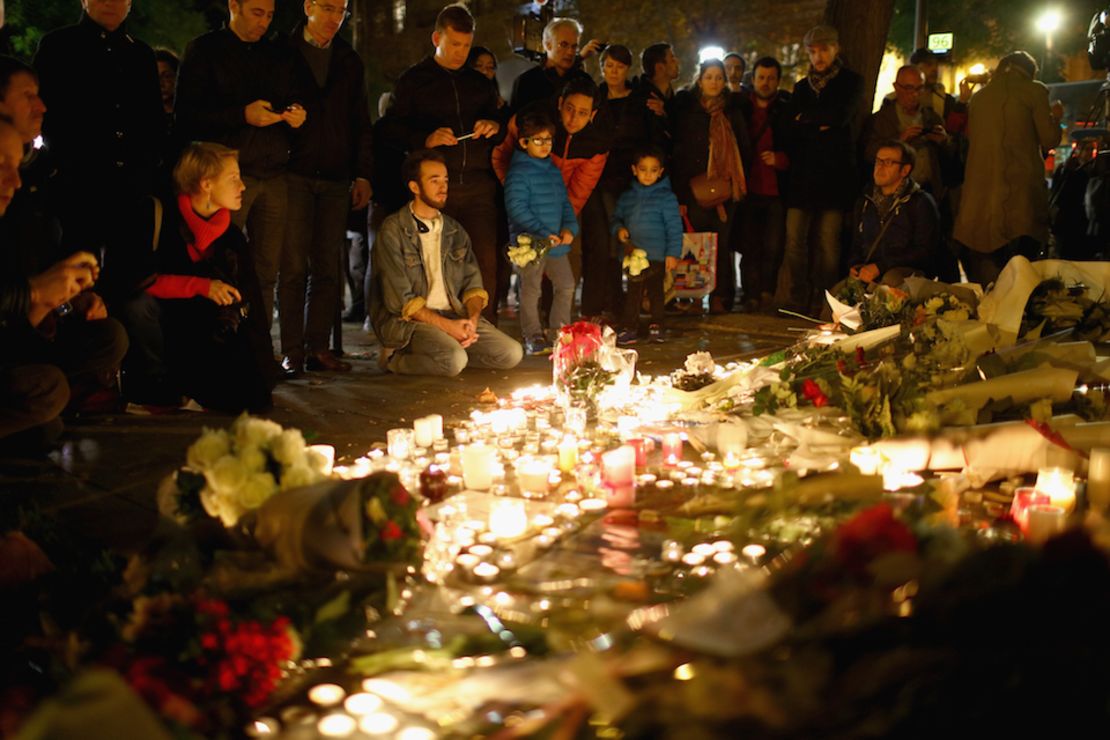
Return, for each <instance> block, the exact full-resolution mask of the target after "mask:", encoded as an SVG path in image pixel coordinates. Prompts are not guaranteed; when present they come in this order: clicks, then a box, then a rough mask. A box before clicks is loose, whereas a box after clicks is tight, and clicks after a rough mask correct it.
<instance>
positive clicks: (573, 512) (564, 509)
mask: <svg viewBox="0 0 1110 740" xmlns="http://www.w3.org/2000/svg"><path fill="white" fill-rule="evenodd" d="M555 513H556V514H557V515H559V516H561V517H563V518H564V519H577V518H578V517H579V516H580V515H581V513H582V512H581V510H580V509H579V508H578V505H577V504H559V505H558V506H556V507H555Z"/></svg>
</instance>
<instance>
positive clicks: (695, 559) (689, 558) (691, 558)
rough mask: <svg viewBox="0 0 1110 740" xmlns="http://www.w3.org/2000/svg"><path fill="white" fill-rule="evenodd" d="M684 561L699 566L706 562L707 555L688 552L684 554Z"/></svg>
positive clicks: (692, 565) (691, 565) (686, 563)
mask: <svg viewBox="0 0 1110 740" xmlns="http://www.w3.org/2000/svg"><path fill="white" fill-rule="evenodd" d="M682 562H683V564H685V565H689V566H690V567H691V568H693V567H697V566H699V565H701V564H702V563H704V562H705V556H704V555H699V554H697V553H696V552H688V553H686V554H685V555H683V556H682Z"/></svg>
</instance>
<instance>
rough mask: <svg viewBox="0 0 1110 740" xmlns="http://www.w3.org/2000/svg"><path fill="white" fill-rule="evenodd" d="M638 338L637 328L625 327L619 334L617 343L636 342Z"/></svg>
mask: <svg viewBox="0 0 1110 740" xmlns="http://www.w3.org/2000/svg"><path fill="white" fill-rule="evenodd" d="M638 339H639V336H638V334H637V332H636V330H635V329H625V330H624V331H622V332H621V333H620V334H618V335H617V344H635V343H636V341H637V340H638Z"/></svg>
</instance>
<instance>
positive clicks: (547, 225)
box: [505, 113, 578, 355]
mask: <svg viewBox="0 0 1110 740" xmlns="http://www.w3.org/2000/svg"><path fill="white" fill-rule="evenodd" d="M517 127H518V129H519V131H520V138H519V139H518V142H519V144H520V149H518V150H517V151H516V152H514V153H513V159H512V163H511V164H510V165H509V173H508V175H506V176H505V210H506V211H507V212H508V216H509V236H510V239H511V241H512V242H513V243H514V244H515V243H516V240H517V237H518V236H520V235H521V234H529V235H531V236H532V237H533V238H534V239H545V238H546V239H550V240H551V241H552V244H553V246H552V247H551V250H550V251H549V252H548V253H547V254H546V255H545V256H543V257H540V258H539V259H536V260H534V261H533V262H530V263H529V264H527V265H525V266H524V267H522V268H518V269H519V274H520V329H521V333H522V335H523V336H524V351H525V353H527V354H530V355H536V354H541V353H544V352H548V351H550V350H551V343H550V342H549V341H548V340H547V339H546V338H545V337H544V334H543V327H542V326H541V325H540V312H539V303H540V283H541V282H542V280H543V276H544V275H545V274H546V275H547V277H548V279H549V280H550V281H551V287H552V288H553V289H554V299H553V300H552V302H551V314H550V316H549V317H548V319H549V320H548V326H550V327H551V329H552V330H558V329H559V328H560V327H562V326H563V325H564V324H569V323H570V312H571V308H573V306H574V286H575V282H576V281H575V279H574V273H573V272H571V269H570V260H569V259H567V254H569V253H570V244H571V242H573V241H574V237H575V235H576V234H578V220H577V219H576V218H575V217H574V207H573V206H572V205H571V203H570V199H569V198H568V197H567V188H566V185H564V184H563V174H562V172H560V171H559V168H558V167H557V166H556V165H555V163H554V162H552V161H551V146H552V143H553V141H554V139H555V123H554V122H553V121H552V120H551V118H550V117H548V116H547V114H545V113H533V114H528V115H523V116H521V117H520V118H519V120H518V121H517Z"/></svg>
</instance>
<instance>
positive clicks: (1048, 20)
mask: <svg viewBox="0 0 1110 740" xmlns="http://www.w3.org/2000/svg"><path fill="white" fill-rule="evenodd" d="M1063 22H1064V17H1063V16H1062V15H1061V14H1060V11H1059V10H1057V9H1056V8H1046V9H1045V10H1044V11H1043V12H1042V13H1041V14H1040V16H1038V17H1037V24H1036V25H1037V30H1038V31H1040V32H1041V33H1043V34H1044V56H1042V57H1041V74H1042V75H1043V74H1044V68H1045V66H1046V65H1047V64H1048V58H1049V57H1050V56H1051V55H1052V34H1054V33H1055V32H1056V31H1057V30H1059V28H1060V26H1061V24H1063Z"/></svg>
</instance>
